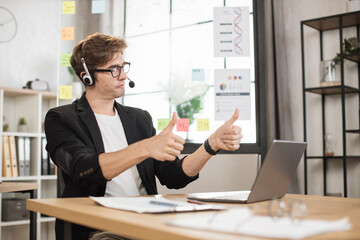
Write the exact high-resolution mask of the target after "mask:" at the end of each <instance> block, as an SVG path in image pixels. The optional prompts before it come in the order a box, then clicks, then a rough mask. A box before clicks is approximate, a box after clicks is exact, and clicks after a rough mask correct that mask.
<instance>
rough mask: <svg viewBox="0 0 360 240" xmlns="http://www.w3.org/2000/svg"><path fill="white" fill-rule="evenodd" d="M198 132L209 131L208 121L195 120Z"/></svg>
mask: <svg viewBox="0 0 360 240" xmlns="http://www.w3.org/2000/svg"><path fill="white" fill-rule="evenodd" d="M196 124H197V130H198V131H209V119H196Z"/></svg>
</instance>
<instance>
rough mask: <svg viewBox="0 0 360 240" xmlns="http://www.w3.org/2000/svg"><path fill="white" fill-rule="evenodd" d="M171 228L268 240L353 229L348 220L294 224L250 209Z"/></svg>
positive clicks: (177, 223)
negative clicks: (258, 213) (261, 214)
mask: <svg viewBox="0 0 360 240" xmlns="http://www.w3.org/2000/svg"><path fill="white" fill-rule="evenodd" d="M167 224H169V225H173V226H179V227H186V228H195V229H202V230H211V231H219V232H229V233H237V234H245V235H253V236H258V237H266V238H289V239H300V238H305V237H309V236H312V235H316V234H321V233H326V232H333V231H346V230H349V229H351V224H350V223H349V219H348V218H343V219H340V220H335V221H324V220H303V221H301V222H293V221H292V220H291V219H290V218H280V219H277V220H274V219H273V218H271V217H264V216H255V215H252V214H251V213H250V211H249V210H247V209H245V208H244V209H240V210H228V211H221V212H217V213H215V214H214V215H211V216H210V217H209V215H206V216H205V215H204V216H201V215H198V216H192V217H191V218H183V219H178V220H173V221H169V222H167Z"/></svg>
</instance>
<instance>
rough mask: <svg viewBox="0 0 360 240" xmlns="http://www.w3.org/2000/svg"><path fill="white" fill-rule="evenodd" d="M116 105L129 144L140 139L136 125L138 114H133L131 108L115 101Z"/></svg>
mask: <svg viewBox="0 0 360 240" xmlns="http://www.w3.org/2000/svg"><path fill="white" fill-rule="evenodd" d="M115 107H116V109H117V111H118V114H119V116H120V119H121V123H122V125H123V128H124V132H125V136H126V140H127V142H128V144H129V145H130V144H132V143H134V142H137V141H138V136H137V135H138V134H137V127H136V116H135V115H134V114H131V112H130V111H129V109H128V108H127V107H125V106H122V105H120V104H119V103H116V102H115Z"/></svg>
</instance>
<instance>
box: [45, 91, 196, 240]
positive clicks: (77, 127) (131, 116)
mask: <svg viewBox="0 0 360 240" xmlns="http://www.w3.org/2000/svg"><path fill="white" fill-rule="evenodd" d="M85 94H86V93H85V92H84V93H83V95H82V97H81V98H80V99H79V100H76V101H74V102H73V103H72V104H69V105H64V106H59V107H56V108H53V109H50V110H49V111H48V113H47V114H46V116H45V134H46V138H47V145H46V150H47V151H48V152H49V154H50V157H51V159H52V160H53V162H54V163H55V164H56V165H57V166H58V167H59V168H60V170H61V172H62V178H63V179H62V180H63V181H64V182H63V184H64V189H63V191H62V194H61V197H88V196H104V194H105V188H106V182H107V179H105V178H104V176H103V174H102V171H101V169H100V165H99V158H98V156H99V154H100V153H103V152H104V145H103V142H102V138H101V133H100V129H99V127H98V125H97V121H96V118H95V115H94V113H93V111H92V109H91V107H90V105H89V103H88V101H87V99H86V97H85ZM114 107H115V108H116V109H117V111H118V114H119V116H120V119H121V122H122V125H123V128H124V131H125V136H126V139H127V142H128V144H129V145H130V144H132V143H135V142H137V141H140V140H143V139H146V138H150V137H152V136H154V135H155V134H156V130H155V128H154V127H153V124H152V118H151V116H150V114H149V113H148V112H147V111H144V110H141V109H138V108H132V107H125V106H122V105H120V104H119V103H117V102H116V101H114ZM120 119H119V120H120ZM114 131H116V129H114ZM182 160H183V159H181V160H180V159H178V158H177V159H176V160H175V161H165V162H160V161H156V160H154V159H152V158H148V159H145V160H144V161H142V162H141V163H139V164H138V165H137V169H138V171H139V175H140V178H141V180H142V183H143V185H144V187H145V189H146V191H147V193H148V194H149V195H152V194H157V188H156V182H155V176H157V178H158V179H159V181H160V183H161V184H162V185H166V186H167V187H168V188H174V189H179V188H182V187H185V186H186V185H187V184H188V183H190V182H192V181H194V180H195V179H197V178H198V175H197V176H195V177H188V176H187V175H186V174H185V173H184V172H183V170H182ZM74 239H80V238H74Z"/></svg>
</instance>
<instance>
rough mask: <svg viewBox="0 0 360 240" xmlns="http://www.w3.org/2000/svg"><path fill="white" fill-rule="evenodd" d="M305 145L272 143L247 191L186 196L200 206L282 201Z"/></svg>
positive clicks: (288, 142) (290, 142)
mask: <svg viewBox="0 0 360 240" xmlns="http://www.w3.org/2000/svg"><path fill="white" fill-rule="evenodd" d="M306 145H307V143H306V142H294V141H284V140H274V141H273V143H272V144H271V147H270V149H269V151H268V153H267V156H266V158H265V160H264V162H263V164H262V166H261V169H260V171H259V172H258V175H257V177H256V179H255V182H254V184H253V186H252V188H251V190H245V191H228V192H205V193H189V194H188V199H190V200H197V201H204V202H223V203H225V202H226V203H252V202H259V201H265V200H271V199H278V198H282V197H283V196H284V195H285V194H286V192H287V190H288V188H289V186H290V183H291V181H292V179H293V177H294V175H295V173H296V169H297V167H298V165H299V162H300V160H301V157H302V155H303V153H304V151H305V148H306Z"/></svg>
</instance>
